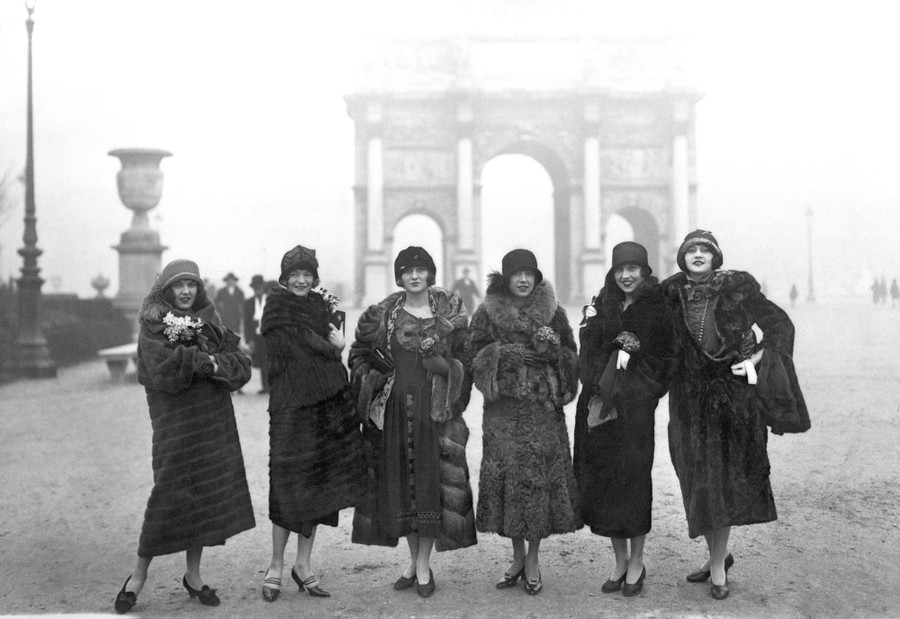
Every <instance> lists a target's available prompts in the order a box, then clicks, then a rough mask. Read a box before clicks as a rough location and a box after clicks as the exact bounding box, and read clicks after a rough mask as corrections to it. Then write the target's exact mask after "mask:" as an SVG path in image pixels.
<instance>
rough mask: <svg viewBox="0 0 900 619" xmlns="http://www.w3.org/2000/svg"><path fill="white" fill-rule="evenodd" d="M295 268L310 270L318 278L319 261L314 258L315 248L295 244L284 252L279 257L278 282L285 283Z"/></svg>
mask: <svg viewBox="0 0 900 619" xmlns="http://www.w3.org/2000/svg"><path fill="white" fill-rule="evenodd" d="M297 269H305V270H307V271H312V274H313V277H315V278H316V279H319V261H318V260H316V250H315V249H310V248H308V247H303V245H297V246H296V247H294V248H293V249H291V250H289V251H288V252H287V253H285V254H284V257H283V258H282V259H281V277H279V278H278V282H279V283H280V284H285V283H286V282H287V278H288V275H290V274H291V271H296V270H297Z"/></svg>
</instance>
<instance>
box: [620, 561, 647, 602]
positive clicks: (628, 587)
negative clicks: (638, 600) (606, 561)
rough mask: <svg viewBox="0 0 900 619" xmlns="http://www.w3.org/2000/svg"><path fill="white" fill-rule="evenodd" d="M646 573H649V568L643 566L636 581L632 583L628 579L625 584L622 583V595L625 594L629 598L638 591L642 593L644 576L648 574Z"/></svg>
mask: <svg viewBox="0 0 900 619" xmlns="http://www.w3.org/2000/svg"><path fill="white" fill-rule="evenodd" d="M626 573H627V572H626ZM646 575H647V568H646V567H642V568H641V575H640V576H639V577H638V579H637V582H636V583H630V582H628V581H627V580H626V581H625V584H624V585H622V595H624V596H625V597H627V598H630V597H634V596H636V595H637V594H638V593H640V592H641V589H643V588H644V576H646Z"/></svg>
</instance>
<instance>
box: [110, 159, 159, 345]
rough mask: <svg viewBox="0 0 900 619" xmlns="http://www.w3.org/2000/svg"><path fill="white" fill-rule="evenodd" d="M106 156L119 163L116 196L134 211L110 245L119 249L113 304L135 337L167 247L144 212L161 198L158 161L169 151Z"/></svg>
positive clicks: (154, 205)
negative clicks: (129, 226) (129, 220)
mask: <svg viewBox="0 0 900 619" xmlns="http://www.w3.org/2000/svg"><path fill="white" fill-rule="evenodd" d="M109 155H110V156H112V157H118V158H119V160H120V161H121V162H122V169H121V170H119V172H118V173H117V174H116V186H117V188H118V192H119V199H120V200H121V201H122V204H124V205H125V206H126V208H129V209H131V210H132V211H133V212H134V217H133V218H132V220H131V228H129V229H128V230H126V231H125V232H123V233H122V235H121V237H120V238H119V244H118V245H113V249H115V250H116V251H117V252H119V291H118V293H117V294H116V296H115V297H114V298H113V305H115V306H116V307H117V308H119V309H120V310H122V311H123V312H124V313H125V316H126V317H127V318H128V319H129V320H130V321H131V323H132V333H133V336H134V339H135V340H137V334H138V330H139V326H138V322H137V317H138V312H139V311H140V308H141V303H142V302H143V300H144V297H145V296H147V292H148V291H149V290H150V287H151V286H152V285H153V282H154V281H155V280H156V276H157V274H158V273H159V272H160V271H161V270H162V253H163V251H165V250H166V249H167V248H166V247H165V246H164V245H162V244H161V243H160V240H159V233H158V232H157V231H156V230H152V229H151V228H150V221H149V219H148V217H147V212H148V211H150V210H151V209H153V208H154V207H156V205H157V204H159V200H160V198H161V197H162V187H163V173H162V170H160V169H159V164H160V162H161V161H162V160H163V158H164V157H170V156H171V155H172V153H170V152H169V151H166V150H159V149H155V148H120V149H117V150H111V151H109Z"/></svg>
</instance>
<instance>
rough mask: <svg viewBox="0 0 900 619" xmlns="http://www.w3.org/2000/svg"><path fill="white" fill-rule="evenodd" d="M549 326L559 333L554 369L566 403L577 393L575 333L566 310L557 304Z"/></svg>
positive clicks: (562, 397) (563, 400) (563, 401)
mask: <svg viewBox="0 0 900 619" xmlns="http://www.w3.org/2000/svg"><path fill="white" fill-rule="evenodd" d="M550 328H551V329H553V330H554V331H556V332H557V333H559V340H560V341H559V361H558V362H557V364H556V371H557V374H558V378H559V391H560V394H561V399H562V403H563V404H568V403H569V402H571V401H572V400H574V399H575V396H576V395H577V394H578V347H577V346H576V345H575V334H574V333H573V332H572V326H571V325H570V324H569V318H568V317H567V316H566V310H564V309H563V307H562V306H561V305H560V306H557V308H556V312H555V313H554V314H553V319H552V320H551V321H550Z"/></svg>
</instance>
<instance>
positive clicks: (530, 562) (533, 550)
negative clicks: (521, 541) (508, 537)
mask: <svg viewBox="0 0 900 619" xmlns="http://www.w3.org/2000/svg"><path fill="white" fill-rule="evenodd" d="M540 550H541V540H539V539H536V540H534V541H531V542H528V552H527V553H526V554H525V578H527V579H528V580H539V579H540V577H541V567H540V562H539V557H538V553H540Z"/></svg>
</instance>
